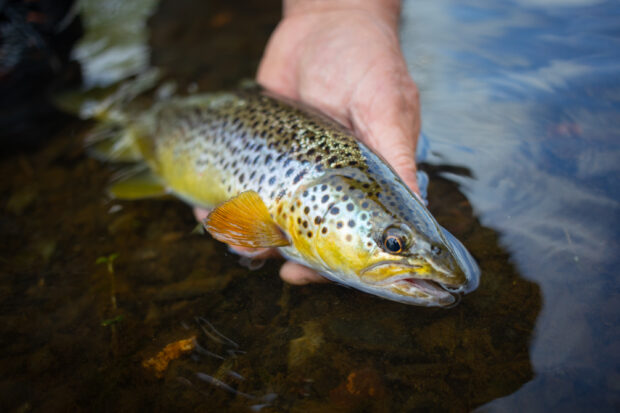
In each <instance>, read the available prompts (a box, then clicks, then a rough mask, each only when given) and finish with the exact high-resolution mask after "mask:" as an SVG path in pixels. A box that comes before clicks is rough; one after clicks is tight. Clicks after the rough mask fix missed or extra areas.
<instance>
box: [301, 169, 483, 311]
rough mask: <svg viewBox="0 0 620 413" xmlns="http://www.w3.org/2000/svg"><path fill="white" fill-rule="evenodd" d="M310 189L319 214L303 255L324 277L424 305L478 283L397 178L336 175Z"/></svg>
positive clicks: (454, 244) (465, 256) (454, 243)
mask: <svg viewBox="0 0 620 413" xmlns="http://www.w3.org/2000/svg"><path fill="white" fill-rule="evenodd" d="M356 175H357V176H356ZM305 193H306V194H307V195H308V194H312V193H315V194H316V195H315V196H314V197H312V195H310V198H311V199H313V198H314V202H317V203H318V204H319V207H316V206H312V208H313V209H314V210H316V211H317V213H319V214H320V217H321V218H320V219H316V220H315V223H318V224H317V226H316V227H315V228H313V232H314V234H316V235H315V236H313V237H312V238H311V239H304V241H305V242H306V243H307V244H308V245H307V246H306V247H305V251H306V255H314V256H315V262H314V263H313V264H314V265H313V266H314V268H319V269H320V271H321V273H322V274H323V275H325V276H326V277H327V278H330V279H332V280H335V281H338V282H341V283H343V284H346V285H349V286H351V287H353V288H357V289H360V290H363V291H366V292H368V293H371V294H374V295H377V296H381V297H384V298H387V299H390V300H393V301H398V302H403V303H407V304H413V305H421V306H450V305H453V304H455V303H456V302H457V300H458V297H459V294H460V293H468V292H470V291H472V290H474V289H475V288H476V287H477V285H478V279H479V270H478V267H477V265H476V263H475V261H474V259H473V258H472V257H471V255H469V253H468V252H467V250H466V249H465V248H464V247H463V245H462V244H461V243H460V242H459V241H458V240H456V238H454V237H453V236H452V235H451V234H449V233H448V232H447V231H446V230H445V229H443V228H442V227H441V226H440V225H439V224H438V223H437V222H436V221H435V219H434V218H433V217H432V215H431V214H430V212H428V210H427V209H426V207H425V205H424V203H423V201H422V200H421V199H420V198H419V197H418V196H417V195H415V194H413V193H412V192H411V191H410V190H409V189H408V188H407V187H406V186H405V185H404V184H403V183H402V182H401V181H400V180H399V179H397V178H396V179H392V181H387V180H384V182H383V183H382V182H381V181H380V180H374V179H368V177H364V176H360V175H359V173H358V174H355V173H347V174H344V173H338V174H333V175H331V176H327V177H324V178H323V179H322V180H321V182H317V183H316V184H315V185H314V186H313V187H312V188H309V190H306V191H305ZM321 206H322V207H321ZM317 218H318V216H317ZM302 238H303V237H302Z"/></svg>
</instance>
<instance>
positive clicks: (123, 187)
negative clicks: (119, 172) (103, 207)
mask: <svg viewBox="0 0 620 413" xmlns="http://www.w3.org/2000/svg"><path fill="white" fill-rule="evenodd" d="M108 193H109V194H110V195H111V196H112V197H113V198H116V199H124V200H136V199H144V198H155V197H162V196H167V195H168V191H167V190H166V187H165V186H164V185H163V184H162V183H161V180H160V179H159V178H158V177H157V176H155V175H154V174H153V173H152V172H151V171H150V170H149V169H146V170H143V171H141V172H138V173H135V174H130V175H129V176H126V177H124V178H121V179H119V180H118V181H116V182H114V183H112V185H110V187H109V188H108Z"/></svg>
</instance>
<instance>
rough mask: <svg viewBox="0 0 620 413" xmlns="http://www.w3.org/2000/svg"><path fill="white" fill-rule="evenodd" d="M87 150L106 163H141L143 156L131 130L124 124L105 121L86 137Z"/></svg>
mask: <svg viewBox="0 0 620 413" xmlns="http://www.w3.org/2000/svg"><path fill="white" fill-rule="evenodd" d="M85 144H86V150H87V151H88V154H89V155H90V156H92V157H93V158H96V159H99V160H101V161H106V162H108V161H109V162H140V161H141V160H142V155H141V153H140V150H139V148H138V145H137V142H136V136H135V135H134V132H133V131H132V129H131V128H128V127H126V125H125V124H124V123H121V122H114V121H103V122H102V123H100V124H99V125H97V126H96V127H95V128H94V129H93V130H92V131H91V132H90V133H89V134H88V136H87V137H86V141H85Z"/></svg>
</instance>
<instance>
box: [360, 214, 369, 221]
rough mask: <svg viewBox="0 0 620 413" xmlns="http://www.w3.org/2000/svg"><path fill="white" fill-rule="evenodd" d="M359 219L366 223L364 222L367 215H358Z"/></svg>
mask: <svg viewBox="0 0 620 413" xmlns="http://www.w3.org/2000/svg"><path fill="white" fill-rule="evenodd" d="M360 219H361V220H362V221H366V220H367V219H368V215H366V214H365V213H364V214H362V215H360Z"/></svg>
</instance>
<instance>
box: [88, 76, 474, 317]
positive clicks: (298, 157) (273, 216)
mask: <svg viewBox="0 0 620 413" xmlns="http://www.w3.org/2000/svg"><path fill="white" fill-rule="evenodd" d="M102 113H103V112H101V111H100V113H99V114H100V115H101V114H102ZM104 117H105V118H106V119H107V125H113V127H114V128H115V129H116V130H117V131H118V130H120V131H121V133H120V138H117V139H115V140H108V142H106V141H101V142H98V143H97V145H95V152H97V151H99V152H100V153H102V152H105V153H107V154H108V156H110V157H111V158H112V159H120V160H124V161H128V160H131V161H136V162H138V161H139V162H141V163H144V164H145V165H146V166H147V167H148V171H146V172H142V173H140V174H139V175H137V176H133V177H130V178H129V179H127V180H124V181H120V182H117V183H116V184H114V185H113V186H112V187H111V193H112V194H113V195H114V196H116V197H118V198H129V199H131V198H133V199H135V198H141V197H146V196H151V195H158V194H173V195H175V196H177V197H179V198H181V199H182V200H184V201H186V202H187V203H189V204H191V205H193V206H199V207H202V208H207V209H212V210H213V211H212V212H211V214H210V215H209V217H208V218H207V220H206V222H205V223H204V225H205V227H206V229H207V230H208V232H209V233H210V234H211V235H212V236H213V237H214V238H216V239H218V240H220V241H223V242H226V243H228V244H230V245H236V246H243V247H251V248H259V247H260V248H264V247H269V248H272V247H273V248H278V250H279V252H280V253H281V254H282V255H283V256H284V257H286V258H288V259H291V260H294V261H296V262H299V263H301V264H303V265H306V266H308V267H310V268H313V269H315V270H316V271H318V272H319V273H320V274H322V275H323V276H325V277H326V278H328V279H330V280H333V281H336V282H338V283H341V284H344V285H347V286H350V287H353V288H356V289H359V290H362V291H365V292H367V293H370V294H374V295H377V296H380V297H384V298H387V299H389V300H394V301H398V302H402V303H406V304H414V305H422V306H449V305H452V304H454V303H455V302H456V300H457V298H458V296H459V295H460V293H468V292H470V291H472V290H474V289H475V288H476V287H477V285H478V280H479V269H478V267H477V265H476V263H475V261H474V259H473V258H472V257H471V255H470V254H469V253H468V252H467V251H466V250H465V248H464V247H463V246H462V244H461V243H460V242H459V241H457V240H456V239H455V238H454V237H453V236H452V235H450V234H449V233H448V232H447V231H446V230H445V229H443V228H442V227H441V226H440V225H439V224H438V223H437V222H436V220H435V219H434V218H433V216H432V215H431V214H430V213H429V211H428V210H427V209H426V207H425V205H424V203H423V201H422V200H421V199H420V198H419V197H418V196H417V195H416V194H414V193H413V192H412V191H411V190H410V189H409V188H408V187H407V186H406V185H405V184H404V183H403V182H402V180H401V179H400V178H399V177H398V176H397V174H396V173H395V172H394V171H393V170H392V169H391V168H390V167H389V165H388V164H387V163H386V162H385V161H384V160H383V159H382V158H380V157H379V156H378V155H376V154H375V153H373V152H372V151H371V150H370V149H369V148H368V147H366V146H365V145H364V144H363V143H361V142H359V141H358V140H357V139H356V138H355V136H354V135H353V134H352V132H351V131H350V130H348V129H347V128H345V127H343V126H342V125H340V124H339V123H337V122H335V121H334V120H332V119H330V118H329V117H327V116H325V115H323V114H321V113H319V112H318V111H316V110H314V109H312V108H308V107H306V106H303V105H301V104H299V103H295V102H292V101H289V100H287V99H283V98H281V97H278V96H276V95H273V94H271V93H269V92H267V91H264V90H262V89H260V88H258V87H254V88H246V89H241V90H239V91H235V92H229V93H214V94H205V95H194V96H190V97H184V98H172V99H168V100H166V101H162V102H159V103H156V104H155V105H153V106H152V107H151V108H150V109H148V110H144V111H142V112H139V113H129V112H125V113H124V112H123V111H122V110H118V111H114V110H106V111H105V114H104Z"/></svg>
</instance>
